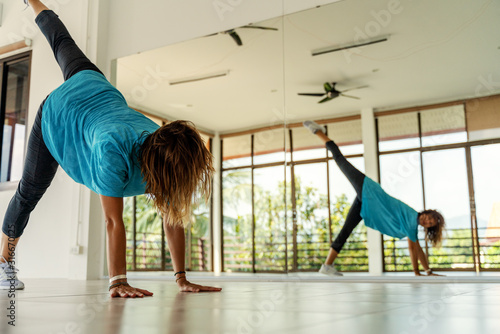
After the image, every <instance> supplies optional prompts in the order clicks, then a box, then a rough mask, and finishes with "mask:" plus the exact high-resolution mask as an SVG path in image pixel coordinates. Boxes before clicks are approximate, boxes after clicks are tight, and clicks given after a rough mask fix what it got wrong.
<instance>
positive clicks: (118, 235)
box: [100, 195, 153, 298]
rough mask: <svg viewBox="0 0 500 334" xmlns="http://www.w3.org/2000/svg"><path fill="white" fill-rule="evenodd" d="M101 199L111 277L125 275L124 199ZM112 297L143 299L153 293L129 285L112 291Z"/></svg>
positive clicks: (125, 280)
mask: <svg viewBox="0 0 500 334" xmlns="http://www.w3.org/2000/svg"><path fill="white" fill-rule="evenodd" d="M100 197H101V206H102V210H103V212H104V219H105V221H106V231H107V234H106V235H107V246H108V271H109V277H110V278H111V277H114V276H117V275H125V274H126V273H127V263H126V256H125V253H126V243H127V237H126V235H125V225H124V224H123V216H122V215H123V198H121V197H108V196H102V195H101V196H100ZM126 282H127V279H126V278H124V279H118V280H115V281H113V282H112V283H113V284H115V283H126ZM110 295H111V297H132V298H134V297H143V296H144V295H146V296H152V295H153V293H151V292H149V291H147V290H142V289H136V288H133V287H131V286H128V285H119V286H117V287H114V288H112V289H111V290H110Z"/></svg>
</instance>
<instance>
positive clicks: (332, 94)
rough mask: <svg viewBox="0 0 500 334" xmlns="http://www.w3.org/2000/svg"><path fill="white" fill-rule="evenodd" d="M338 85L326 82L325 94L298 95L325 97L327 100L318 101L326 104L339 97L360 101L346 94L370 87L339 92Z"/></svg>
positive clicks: (324, 85)
mask: <svg viewBox="0 0 500 334" xmlns="http://www.w3.org/2000/svg"><path fill="white" fill-rule="evenodd" d="M336 84H337V83H336V82H332V83H329V82H325V83H324V84H323V88H324V89H325V93H298V94H299V95H303V96H325V98H324V99H322V100H320V101H318V103H324V102H327V101H330V100H333V99H334V98H336V97H339V96H344V97H349V98H351V99H357V100H359V97H357V96H352V95H347V94H344V93H345V92H349V91H351V90H355V89H361V88H367V87H368V86H360V87H354V88H349V89H346V90H343V91H339V90H337V89H335V85H336Z"/></svg>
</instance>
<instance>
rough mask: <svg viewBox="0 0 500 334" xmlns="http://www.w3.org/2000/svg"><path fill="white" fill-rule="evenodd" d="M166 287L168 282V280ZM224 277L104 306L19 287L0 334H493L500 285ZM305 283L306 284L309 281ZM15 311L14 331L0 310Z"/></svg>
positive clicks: (67, 285)
mask: <svg viewBox="0 0 500 334" xmlns="http://www.w3.org/2000/svg"><path fill="white" fill-rule="evenodd" d="M169 278H170V277H169ZM255 278H256V279H259V280H256V281H253V282H249V281H241V280H237V279H234V280H232V279H231V278H230V277H229V278H228V277H224V278H220V279H218V278H217V277H210V278H208V277H205V278H204V277H196V278H193V279H192V280H193V281H196V282H197V283H198V282H199V283H202V284H211V285H216V286H220V287H223V291H222V292H220V293H200V294H191V293H178V292H177V288H176V286H175V284H174V283H173V282H171V280H161V279H154V280H152V279H143V280H139V279H133V280H132V281H131V283H132V284H133V285H136V286H139V287H143V288H146V289H149V290H150V291H153V292H154V294H155V295H154V296H153V297H149V298H144V299H110V298H108V294H107V293H106V287H107V282H106V281H105V280H101V281H70V280H61V279H57V280H42V279H36V280H35V279H34V280H25V284H26V286H27V287H26V289H25V290H24V291H17V294H16V297H15V299H12V298H9V297H8V296H7V294H6V292H5V291H3V292H1V294H0V309H1V310H2V311H1V313H0V333H2V334H3V333H6V334H7V333H23V334H24V333H29V334H34V333H42V334H45V333H47V334H51V333H54V334H62V333H65V334H70V333H71V334H73V333H92V334H101V333H102V334H114V333H140V334H143V333H144V334H148V333H168V334H173V333H175V334H191V333H200V334H201V333H203V334H206V333H223V334H226V333H227V334H250V333H259V334H260V333H262V334H265V333H274V334H278V333H286V334H296V333H297V334H298V333H307V334H313V333H314V334H316V333H329V334H330V333H349V334H351V333H384V334H385V333H388V334H390V333H397V334H405V333H440V334H446V333H474V334H477V333H498V332H499V330H500V282H498V283H481V282H479V283H463V282H461V281H460V278H459V279H457V278H451V277H449V278H446V279H441V280H433V281H423V280H417V281H415V282H414V283H394V282H377V281H375V282H374V281H372V282H369V280H367V281H368V282H367V283H359V282H350V281H349V280H342V281H339V280H337V281H334V282H329V281H325V280H314V279H312V280H308V279H305V278H298V279H297V277H294V278H293V279H283V280H281V281H277V282H276V281H275V282H268V281H265V280H262V279H261V278H258V277H255ZM313 278H314V276H313ZM11 300H14V301H15V306H16V314H15V317H16V321H15V324H16V327H12V326H9V325H8V323H7V322H8V318H7V317H6V315H7V312H8V311H7V307H8V305H9V303H10V301H11Z"/></svg>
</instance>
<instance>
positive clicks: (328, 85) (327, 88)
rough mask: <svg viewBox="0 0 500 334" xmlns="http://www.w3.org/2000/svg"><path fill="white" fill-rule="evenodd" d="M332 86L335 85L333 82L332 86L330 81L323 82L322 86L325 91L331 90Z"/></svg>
mask: <svg viewBox="0 0 500 334" xmlns="http://www.w3.org/2000/svg"><path fill="white" fill-rule="evenodd" d="M333 87H335V84H333V86H332V85H330V83H329V82H325V83H324V84H323V88H324V89H325V91H327V92H331V91H332V89H333Z"/></svg>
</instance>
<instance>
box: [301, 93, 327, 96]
mask: <svg viewBox="0 0 500 334" xmlns="http://www.w3.org/2000/svg"><path fill="white" fill-rule="evenodd" d="M297 94H298V95H303V96H323V95H326V94H325V93H297Z"/></svg>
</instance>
